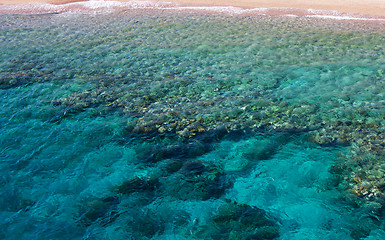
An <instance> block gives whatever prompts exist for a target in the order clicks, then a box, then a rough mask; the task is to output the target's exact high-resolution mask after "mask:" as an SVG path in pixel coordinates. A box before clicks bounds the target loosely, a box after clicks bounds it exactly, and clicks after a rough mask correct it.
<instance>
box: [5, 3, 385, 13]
mask: <svg viewBox="0 0 385 240" xmlns="http://www.w3.org/2000/svg"><path fill="white" fill-rule="evenodd" d="M81 1H84V0H0V4H26V3H50V4H64V3H70V2H81ZM118 1H121V2H128V1H129V0H118ZM164 1H165V2H175V3H180V4H183V5H185V6H233V7H241V8H272V7H278V8H297V9H314V10H328V11H339V12H342V13H354V14H364V15H376V16H381V17H385V0H164ZM155 2H159V1H157V0H155Z"/></svg>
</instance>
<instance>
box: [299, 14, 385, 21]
mask: <svg viewBox="0 0 385 240" xmlns="http://www.w3.org/2000/svg"><path fill="white" fill-rule="evenodd" d="M305 17H309V18H323V19H333V20H356V21H385V19H384V18H365V17H352V16H346V15H305Z"/></svg>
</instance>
